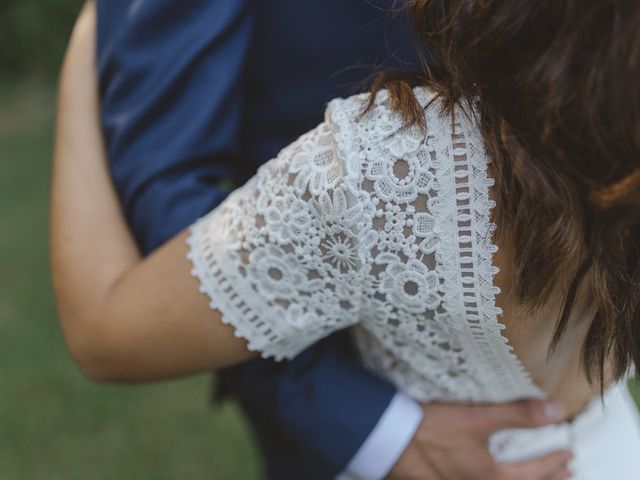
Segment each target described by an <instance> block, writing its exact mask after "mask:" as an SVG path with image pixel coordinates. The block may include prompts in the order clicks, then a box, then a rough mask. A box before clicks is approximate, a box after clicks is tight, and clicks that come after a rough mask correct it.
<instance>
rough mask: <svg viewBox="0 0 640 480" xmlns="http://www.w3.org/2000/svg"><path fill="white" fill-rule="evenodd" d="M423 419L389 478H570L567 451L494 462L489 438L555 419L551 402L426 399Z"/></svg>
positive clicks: (558, 413) (557, 418)
mask: <svg viewBox="0 0 640 480" xmlns="http://www.w3.org/2000/svg"><path fill="white" fill-rule="evenodd" d="M423 409H424V419H423V421H422V423H421V425H420V427H419V428H418V431H417V432H416V434H415V435H414V437H413V439H412V441H411V443H410V444H409V446H408V447H407V449H406V450H405V452H404V453H403V455H402V456H401V457H400V459H399V460H398V462H397V463H396V464H395V466H394V467H393V469H392V470H391V472H390V473H389V475H388V477H387V479H388V480H562V479H566V478H570V477H571V472H570V471H569V470H568V467H567V464H568V462H569V461H570V460H571V452H570V451H569V450H559V451H557V452H553V453H551V454H548V455H546V456H544V457H541V458H538V459H535V460H530V461H527V462H521V463H502V464H501V463H497V462H496V461H495V460H494V459H493V457H492V456H491V454H490V453H489V446H488V444H489V437H490V436H491V435H492V434H494V433H495V432H498V431H500V430H505V429H509V428H537V427H543V426H545V425H549V424H552V423H558V422H561V421H562V420H563V413H562V411H561V410H560V408H559V407H557V406H556V405H555V404H552V403H548V402H543V401H537V400H526V401H517V402H512V403H508V404H504V405H495V406H493V405H492V406H463V405H460V406H457V405H456V406H454V405H446V404H440V403H431V404H425V405H424V407H423Z"/></svg>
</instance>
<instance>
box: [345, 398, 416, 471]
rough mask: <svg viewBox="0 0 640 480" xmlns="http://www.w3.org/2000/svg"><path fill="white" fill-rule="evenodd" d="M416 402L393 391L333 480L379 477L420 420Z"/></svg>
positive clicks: (395, 458) (388, 469)
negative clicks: (357, 446)
mask: <svg viewBox="0 0 640 480" xmlns="http://www.w3.org/2000/svg"><path fill="white" fill-rule="evenodd" d="M422 415H423V413H422V408H421V407H420V404H419V403H418V402H416V401H415V400H413V399H412V398H411V397H409V396H408V395H407V394H405V393H403V392H400V391H398V392H396V394H395V395H394V397H393V398H392V399H391V403H389V406H388V407H387V409H386V410H385V412H384V413H383V414H382V417H380V420H378V423H377V424H376V426H375V427H374V429H373V431H372V432H371V433H370V434H369V436H368V437H367V439H366V440H365V442H364V443H363V444H362V446H361V447H360V450H358V452H357V453H356V454H355V456H354V457H353V458H352V459H351V462H349V465H347V468H346V469H345V471H344V472H342V473H341V474H340V475H338V476H337V477H336V480H380V479H382V478H384V477H385V476H386V475H387V474H388V473H389V471H390V470H391V468H392V467H393V466H394V465H395V463H396V462H397V461H398V459H399V458H400V456H401V455H402V453H403V452H404V451H405V449H406V448H407V446H408V445H409V443H410V442H411V439H412V438H413V435H414V434H415V433H416V430H417V429H418V426H419V425H420V423H421V422H422Z"/></svg>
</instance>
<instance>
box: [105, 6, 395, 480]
mask: <svg viewBox="0 0 640 480" xmlns="http://www.w3.org/2000/svg"><path fill="white" fill-rule="evenodd" d="M253 22H254V20H253V18H252V14H251V9H250V2H248V1H245V0H233V1H229V0H207V1H190V2H175V1H170V0H153V1H150V0H147V1H141V0H134V1H131V2H129V1H117V0H98V73H99V81H100V94H101V99H102V122H103V127H104V131H105V136H106V143H107V150H108V156H109V163H110V168H111V171H112V175H113V180H114V183H115V185H116V188H117V190H118V193H119V195H120V198H121V201H122V204H123V208H124V212H125V214H126V217H127V219H128V222H129V224H130V226H131V228H132V230H133V232H134V235H135V237H136V238H137V240H138V242H139V244H140V247H141V249H142V251H143V252H144V253H148V252H150V251H151V250H153V249H154V248H155V247H157V246H158V245H160V244H162V243H163V242H164V241H165V240H167V239H168V238H169V237H171V236H172V235H174V234H175V233H177V232H178V231H180V230H181V229H182V228H184V227H186V226H188V225H189V224H191V223H192V222H193V221H194V220H196V219H197V218H198V217H200V216H201V215H203V214H204V213H206V212H207V211H209V210H210V209H212V208H213V207H215V206H216V205H217V204H218V203H220V202H221V201H222V200H223V199H224V197H225V196H226V195H227V194H228V192H229V189H230V181H231V180H232V179H233V177H234V159H235V158H237V147H236V146H237V142H238V138H239V128H240V122H241V113H242V111H243V109H244V108H245V106H244V105H243V94H242V92H243V71H244V64H245V60H246V56H247V52H248V48H249V44H250V41H251V34H252V29H253ZM247 108H250V106H247ZM342 343H343V342H342V341H339V340H336V339H333V340H332V339H329V340H327V341H324V342H322V343H321V344H319V345H317V346H316V347H313V348H311V349H309V350H308V351H306V352H304V353H303V354H301V355H300V356H299V357H297V358H296V359H294V360H293V361H291V362H282V363H278V364H276V363H273V362H270V361H266V360H255V361H252V362H249V363H248V364H246V365H242V366H238V367H235V368H233V369H231V370H228V371H226V372H225V373H224V374H223V375H222V380H223V383H224V384H225V385H226V386H227V388H228V389H230V390H231V391H232V392H233V393H234V394H235V395H236V396H238V397H239V399H240V400H241V402H242V403H243V405H244V406H245V409H246V410H247V412H248V414H249V416H250V417H252V420H253V422H254V424H255V425H257V426H258V430H261V431H262V433H260V432H259V435H260V436H262V434H264V432H266V431H268V430H269V429H270V430H272V431H273V436H272V437H270V438H274V439H275V438H278V439H279V441H281V443H282V445H284V444H288V445H289V446H290V449H289V450H287V449H286V448H283V449H280V450H279V451H278V452H279V453H275V450H273V452H271V451H270V450H272V449H276V445H271V446H270V445H266V448H267V450H268V451H267V453H273V454H274V455H276V456H277V455H279V454H282V452H286V451H289V452H296V453H295V455H296V457H297V458H298V459H300V458H304V459H305V462H306V465H307V466H309V467H310V470H312V471H314V470H315V471H316V472H324V473H326V474H327V475H328V476H332V475H335V474H336V473H338V472H339V471H341V470H342V469H343V468H344V467H345V466H346V465H347V463H348V462H349V461H350V459H351V458H352V457H353V456H354V455H355V453H356V452H357V451H358V449H359V447H360V446H361V444H362V443H363V442H364V441H365V439H366V438H367V436H368V435H369V433H370V432H371V431H372V429H373V428H374V426H375V425H376V423H377V422H378V420H379V418H380V417H381V415H382V414H383V412H384V411H385V409H386V407H387V405H388V404H389V402H390V401H391V398H392V397H393V395H394V393H395V390H394V388H392V387H391V386H390V385H388V384H387V383H385V382H383V381H382V380H380V379H378V378H377V377H375V376H373V375H372V374H370V373H368V372H366V371H365V370H364V369H363V368H362V367H360V366H359V364H358V363H357V362H356V361H355V360H354V359H352V358H351V357H350V356H349V355H348V354H347V353H346V351H345V349H344V348H343V346H342ZM265 426H266V428H265ZM262 438H264V437H262ZM267 443H268V442H267ZM291 461H292V462H294V461H296V460H294V459H293V458H292V459H291ZM314 462H315V464H316V466H315V467H314V466H313V465H314ZM324 473H323V475H324ZM324 478H327V477H324Z"/></svg>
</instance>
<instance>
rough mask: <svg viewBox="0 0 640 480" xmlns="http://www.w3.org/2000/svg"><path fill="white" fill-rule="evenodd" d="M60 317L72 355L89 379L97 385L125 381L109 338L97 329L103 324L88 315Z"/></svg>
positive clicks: (68, 348) (119, 362)
mask: <svg viewBox="0 0 640 480" xmlns="http://www.w3.org/2000/svg"><path fill="white" fill-rule="evenodd" d="M60 317H61V323H62V325H63V334H64V338H65V343H66V346H67V350H68V352H69V355H70V356H71V359H72V360H73V362H74V363H75V365H76V366H77V367H78V369H79V370H80V371H81V373H82V374H83V375H84V376H85V377H86V378H88V379H89V380H92V381H94V382H116V381H121V380H124V378H123V372H122V368H121V366H120V365H121V363H122V361H121V359H119V358H117V357H118V355H117V354H116V352H115V351H114V348H113V345H112V342H111V341H110V340H109V335H108V334H106V333H105V332H103V331H101V329H100V328H98V327H97V326H96V325H100V322H92V321H89V318H88V317H87V316H85V317H79V316H77V315H76V316H75V317H72V316H71V315H68V314H67V315H62V314H61V315H60ZM69 325H73V328H71V327H70V326H69Z"/></svg>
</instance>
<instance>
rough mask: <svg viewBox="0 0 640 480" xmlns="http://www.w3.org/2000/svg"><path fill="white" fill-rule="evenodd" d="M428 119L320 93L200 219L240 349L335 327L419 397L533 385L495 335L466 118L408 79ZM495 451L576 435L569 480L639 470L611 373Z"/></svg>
mask: <svg viewBox="0 0 640 480" xmlns="http://www.w3.org/2000/svg"><path fill="white" fill-rule="evenodd" d="M415 93H416V96H417V97H418V99H419V101H420V102H421V104H422V105H423V106H425V107H426V108H425V115H426V125H427V133H426V134H425V133H424V132H423V131H422V130H420V129H419V128H409V129H406V130H400V127H401V125H402V121H401V119H400V117H399V116H398V115H397V114H396V113H394V112H393V111H392V110H391V108H390V107H389V105H388V95H387V92H385V91H382V92H381V93H380V94H378V96H377V98H376V101H375V106H374V108H373V109H372V110H371V111H370V112H368V113H367V114H365V115H361V114H362V110H363V104H364V101H365V100H366V99H367V98H368V95H367V94H363V95H358V96H355V97H351V98H349V99H346V100H342V99H337V100H334V101H332V102H331V103H330V105H329V107H328V109H327V113H326V119H325V122H323V123H322V124H320V125H319V126H318V127H317V128H315V129H314V130H312V131H311V132H309V133H307V134H305V135H303V136H302V137H300V139H298V140H297V141H296V142H294V143H293V144H292V145H290V146H288V147H287V148H285V149H284V150H282V152H281V153H280V154H279V155H278V157H277V158H276V159H274V160H272V161H270V162H268V163H267V164H265V165H264V166H263V167H261V168H260V170H259V171H258V173H257V175H256V176H255V177H254V178H252V179H251V180H250V181H249V182H248V183H247V184H246V185H244V186H243V187H242V188H240V189H238V190H237V191H235V192H234V193H232V194H231V195H230V196H229V198H228V199H227V200H226V201H225V202H224V203H223V204H222V205H221V206H220V207H218V208H217V209H215V210H214V211H212V212H211V213H210V214H208V215H207V216H205V217H204V218H202V219H201V220H199V221H198V222H197V223H196V224H195V225H194V226H193V227H192V231H191V234H190V236H189V244H190V253H189V256H190V259H191V261H192V263H193V274H194V275H195V276H196V277H197V278H198V279H199V281H200V284H201V290H202V291H203V292H204V293H206V294H208V295H209V297H210V299H211V307H212V308H214V309H217V310H219V311H220V312H221V313H222V318H223V321H224V322H225V323H227V324H229V325H232V326H233V327H234V328H235V329H236V332H237V335H238V336H240V337H243V338H245V339H247V340H248V342H249V348H251V349H255V350H259V351H261V352H262V354H263V356H265V357H275V358H276V359H283V358H291V357H293V356H295V355H296V354H297V353H299V352H301V351H302V350H304V349H305V348H307V347H308V346H309V345H311V344H313V343H314V342H317V341H318V340H319V339H321V338H323V337H325V336H326V335H328V334H330V333H331V332H334V331H336V330H338V329H342V328H347V327H353V328H352V332H353V335H354V339H355V342H356V345H357V347H358V349H359V351H360V354H361V357H362V361H363V362H364V363H365V365H366V366H368V367H369V368H370V369H371V370H373V371H375V372H377V373H378V374H380V375H382V376H383V377H385V378H387V379H388V380H390V381H391V382H393V383H394V384H395V385H396V386H398V387H399V388H400V389H402V390H404V391H406V392H408V393H409V394H410V395H412V396H413V397H415V398H416V399H418V400H443V401H450V402H480V403H486V402H505V401H509V400H513V399H518V398H525V397H538V398H540V397H544V392H543V391H541V389H540V388H538V387H537V386H536V385H535V383H534V382H533V380H532V378H531V376H530V375H529V374H528V373H527V371H526V369H525V368H524V366H523V365H522V364H521V362H520V361H519V360H518V358H517V357H516V355H515V354H514V352H513V351H512V349H511V348H510V346H509V345H508V343H507V340H506V338H505V337H504V336H503V335H502V334H501V330H502V328H503V327H502V325H501V324H500V323H499V321H498V317H499V316H500V314H501V311H500V309H499V308H497V307H496V305H495V296H496V294H497V293H498V292H499V290H498V289H497V287H495V286H494V284H493V277H494V275H495V274H496V273H497V268H496V267H495V266H494V265H493V263H492V255H493V253H494V252H495V251H496V250H497V248H496V247H495V246H494V244H493V243H492V233H493V230H494V225H493V224H492V223H491V210H492V207H493V206H494V204H493V201H492V200H491V199H490V197H489V188H490V187H491V186H492V184H493V180H492V179H491V178H489V176H488V174H487V165H488V159H487V156H486V154H485V151H484V148H483V142H482V137H481V135H480V133H479V131H478V128H477V125H476V123H475V121H474V120H473V119H470V118H468V116H466V115H465V113H464V112H463V111H462V109H458V110H457V111H456V112H455V115H454V118H453V119H452V118H451V117H450V116H445V115H443V114H442V113H441V108H440V104H439V101H437V100H435V101H432V100H434V99H433V95H432V94H431V93H430V92H429V91H428V90H426V89H416V90H415ZM491 447H492V451H493V453H494V455H495V456H496V458H498V459H500V460H504V461H516V460H521V459H527V458H531V457H534V456H536V455H539V454H541V453H547V452H549V451H551V450H554V449H556V448H559V447H569V448H573V450H574V453H575V460H574V462H573V465H572V468H573V471H574V475H575V478H576V479H579V480H591V479H593V480H608V479H615V480H639V479H640V421H639V420H638V414H637V413H636V411H635V407H634V406H633V404H632V402H631V400H630V399H629V395H628V392H627V391H626V388H625V387H623V386H622V384H620V385H616V386H614V387H613V388H611V389H610V390H609V392H608V393H607V394H606V396H605V398H604V407H603V403H602V402H601V399H599V398H598V399H595V400H594V401H593V403H592V404H591V405H590V406H589V407H588V408H587V409H586V410H585V411H584V412H583V413H582V414H580V415H579V416H578V417H577V418H576V419H575V420H574V421H573V422H572V423H570V424H569V423H565V424H562V425H557V426H552V427H547V428H543V429H537V430H527V431H525V430H511V431H506V432H500V433H499V434H497V435H495V436H494V437H493V438H492V442H491Z"/></svg>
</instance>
